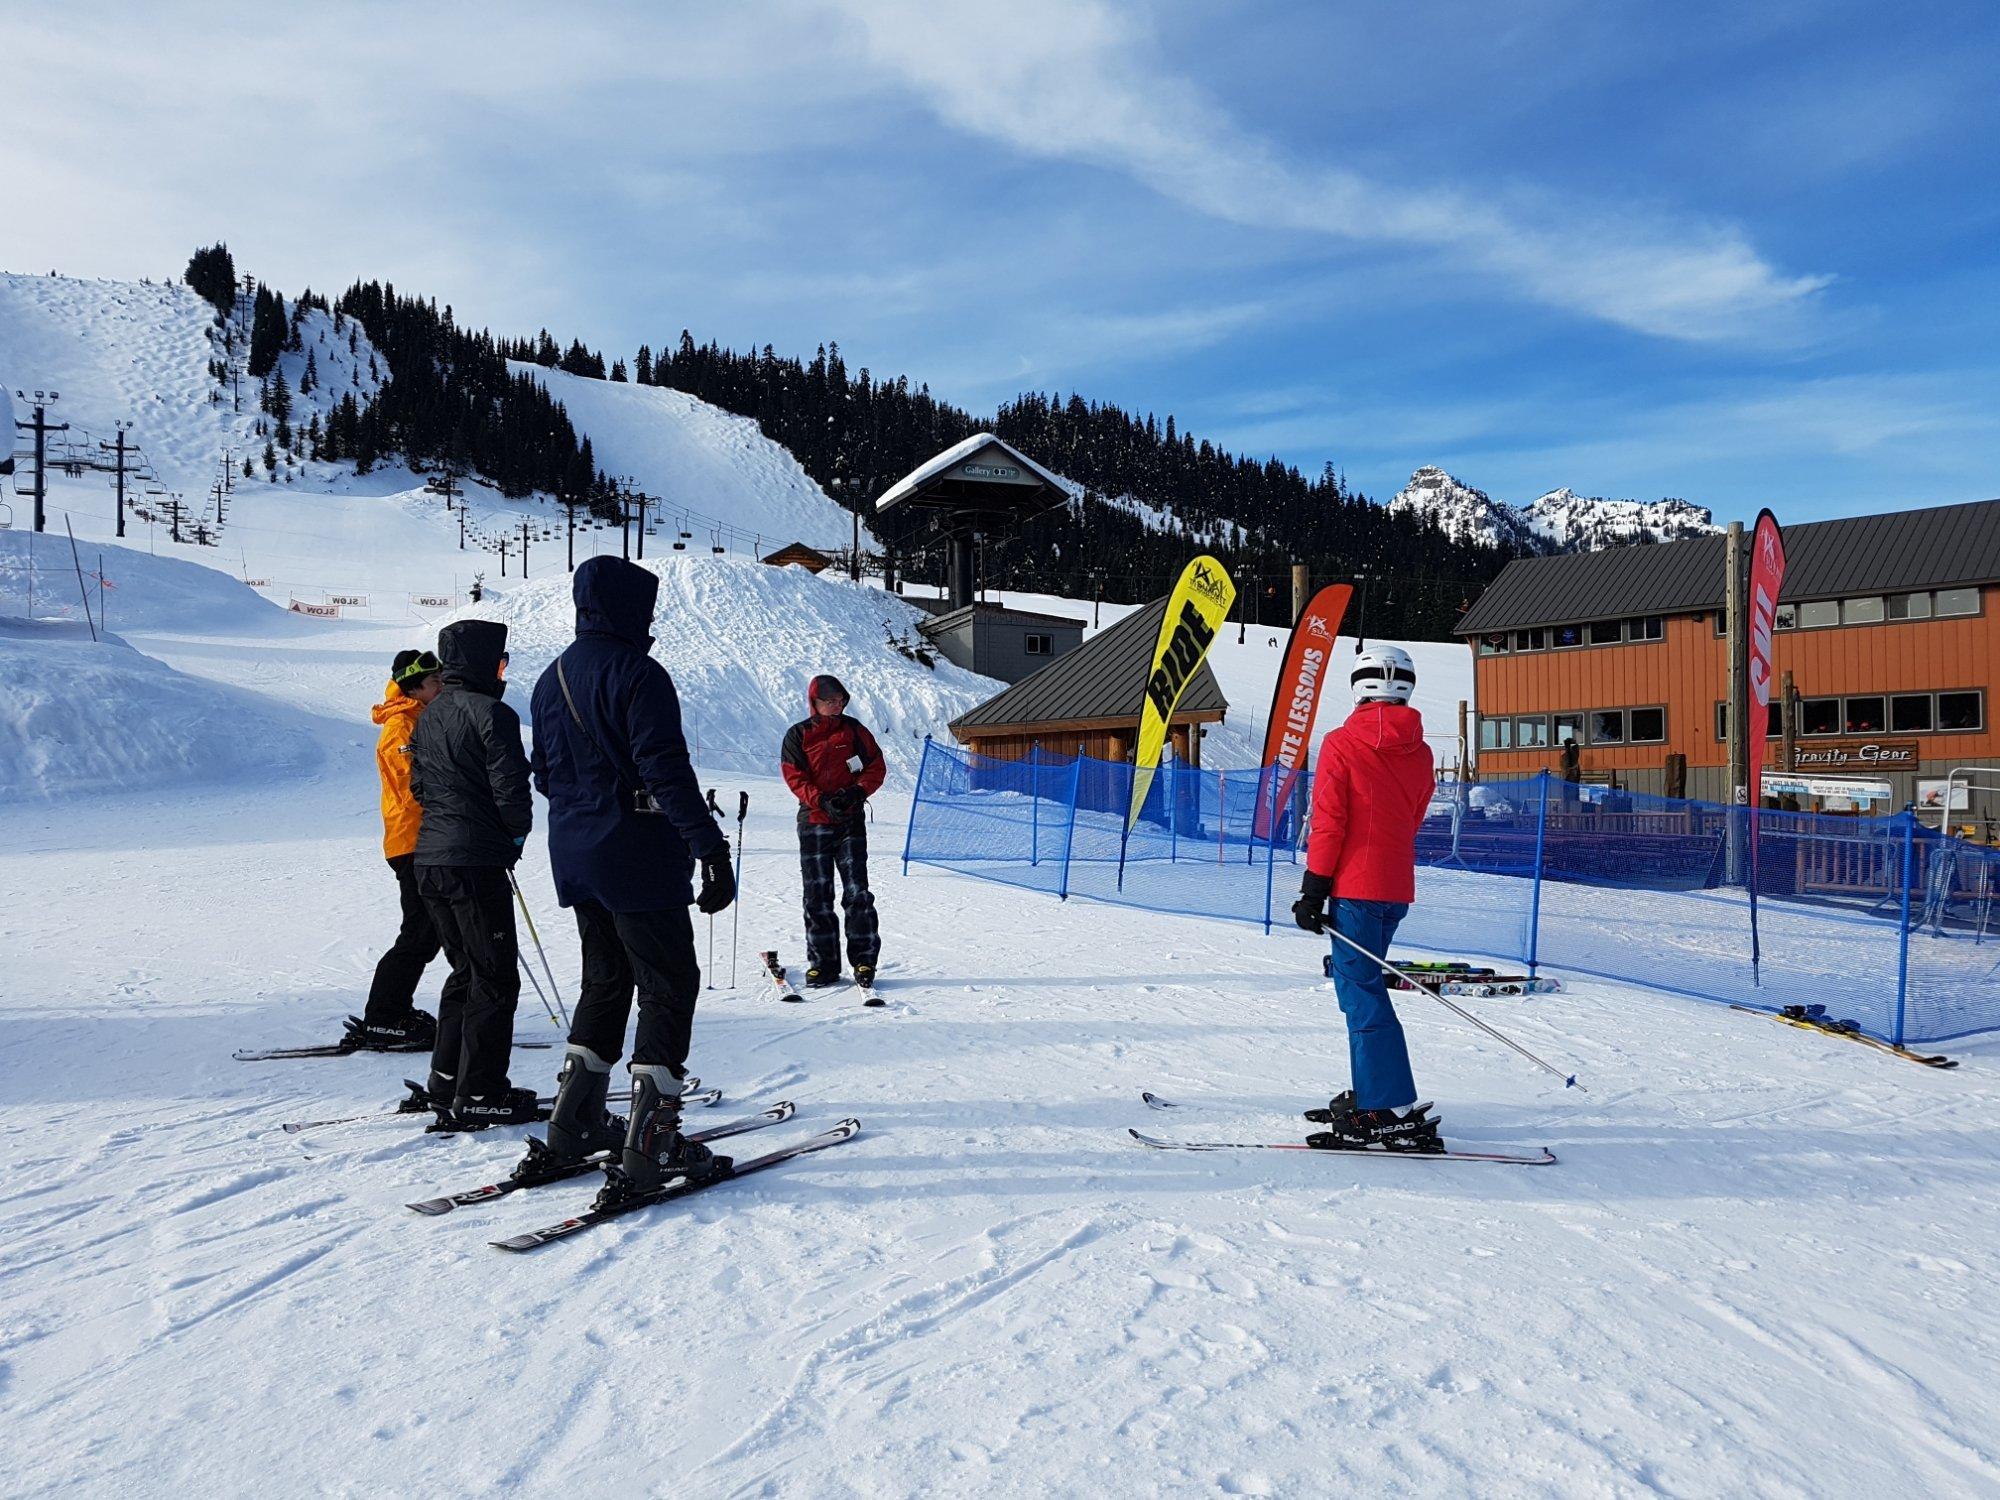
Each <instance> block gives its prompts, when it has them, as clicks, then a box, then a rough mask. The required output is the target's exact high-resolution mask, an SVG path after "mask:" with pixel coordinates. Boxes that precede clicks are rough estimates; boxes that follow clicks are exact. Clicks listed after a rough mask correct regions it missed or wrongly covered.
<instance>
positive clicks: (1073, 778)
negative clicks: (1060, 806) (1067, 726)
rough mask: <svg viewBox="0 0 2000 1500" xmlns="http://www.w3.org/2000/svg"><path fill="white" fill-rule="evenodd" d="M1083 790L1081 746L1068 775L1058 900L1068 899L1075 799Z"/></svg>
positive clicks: (1073, 838) (1074, 839)
mask: <svg viewBox="0 0 2000 1500" xmlns="http://www.w3.org/2000/svg"><path fill="white" fill-rule="evenodd" d="M1082 790H1083V746H1081V745H1078V746H1077V747H1076V759H1075V760H1073V761H1071V762H1070V776H1069V827H1068V828H1067V829H1065V830H1064V831H1063V868H1062V889H1061V890H1060V891H1058V892H1057V893H1056V899H1057V900H1059V901H1067V900H1069V851H1070V847H1071V846H1072V845H1073V844H1075V843H1076V799H1077V793H1078V792H1080V791H1082Z"/></svg>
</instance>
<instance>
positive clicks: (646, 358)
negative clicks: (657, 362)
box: [632, 344, 653, 385]
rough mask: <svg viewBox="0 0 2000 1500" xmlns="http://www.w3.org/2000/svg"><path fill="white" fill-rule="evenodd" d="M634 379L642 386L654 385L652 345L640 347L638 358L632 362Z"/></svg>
mask: <svg viewBox="0 0 2000 1500" xmlns="http://www.w3.org/2000/svg"><path fill="white" fill-rule="evenodd" d="M632 378H633V379H634V380H636V381H638V383H639V384H640V385H651V384H652V383H653V349H652V346H651V345H650V344H641V345H640V346H639V353H638V356H637V357H636V358H635V359H634V360H633V361H632Z"/></svg>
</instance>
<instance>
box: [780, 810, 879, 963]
mask: <svg viewBox="0 0 2000 1500" xmlns="http://www.w3.org/2000/svg"><path fill="white" fill-rule="evenodd" d="M836 872H838V873H839V876H840V902H841V906H842V907H843V909H844V910H845V912H846V915H847V958H848V962H850V963H852V964H855V965H857V966H858V965H861V964H868V965H873V964H874V962H875V960H876V959H877V958H878V957H879V956H880V955H881V952H882V928H881V924H880V923H879V922H878V921H877V919H876V916H875V896H874V893H873V892H872V891H870V890H869V889H868V825H867V824H865V823H863V822H862V821H861V820H860V819H859V818H855V819H854V820H852V821H851V822H848V823H841V824H826V823H801V824H799V873H800V875H801V876H802V877H803V883H804V886H805V907H806V965H807V967H808V968H815V969H824V970H826V971H828V972H830V973H831V972H837V971H838V970H839V968H840V922H839V919H838V918H837V917H836V916H835V915H834V910H833V877H834V875H835V873H836Z"/></svg>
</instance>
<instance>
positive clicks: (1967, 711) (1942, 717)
mask: <svg viewBox="0 0 2000 1500" xmlns="http://www.w3.org/2000/svg"><path fill="white" fill-rule="evenodd" d="M1938 600H1939V603H1940V604H1942V603H1943V600H1944V595H1943V594H1940V595H1939V596H1938ZM1937 725H1938V728H1940V729H1982V728H1984V727H1985V725H1986V713H1985V705H1984V703H1983V702H1982V701H1981V695H1980V694H1978V693H1976V692H1974V693H1939V694H1938V695H1937Z"/></svg>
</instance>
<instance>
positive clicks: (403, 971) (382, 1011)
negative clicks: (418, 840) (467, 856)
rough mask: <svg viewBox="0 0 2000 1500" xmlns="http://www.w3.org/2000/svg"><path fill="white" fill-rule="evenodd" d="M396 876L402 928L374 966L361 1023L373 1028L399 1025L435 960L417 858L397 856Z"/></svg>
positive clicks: (434, 926)
mask: <svg viewBox="0 0 2000 1500" xmlns="http://www.w3.org/2000/svg"><path fill="white" fill-rule="evenodd" d="M389 868H390V869H391V870H393V871H394V872H395V875H396V893H397V895H398V896H400V897H401V899H402V903H403V925H402V927H401V928H400V929H399V930H398V931H397V933H396V941H395V942H393V943H391V944H390V945H389V951H388V952H387V953H384V954H383V955H382V957H381V960H380V961H379V962H378V963H377V964H376V965H375V982H374V983H373V984H371V985H370V986H369V987H368V1009H367V1012H366V1014H365V1015H364V1016H363V1018H362V1019H364V1020H367V1021H370V1022H374V1023H376V1024H385V1023H387V1022H390V1021H400V1020H402V1019H403V1017H405V1016H407V1015H408V1014H409V1013H410V1009H411V1007H412V1006H414V1005H415V1004H416V1000H417V986H418V985H419V984H421V983H422V982H423V978H424V970H425V969H427V968H429V967H430V962H431V960H432V959H434V958H436V957H437V956H438V948H439V947H440V944H439V943H438V935H437V924H436V923H434V922H432V921H431V913H430V908H429V907H427V906H425V905H424V898H423V897H422V896H420V895H418V894H417V857H416V855H414V854H399V855H397V856H396V857H395V858H394V859H392V860H390V861H389Z"/></svg>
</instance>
